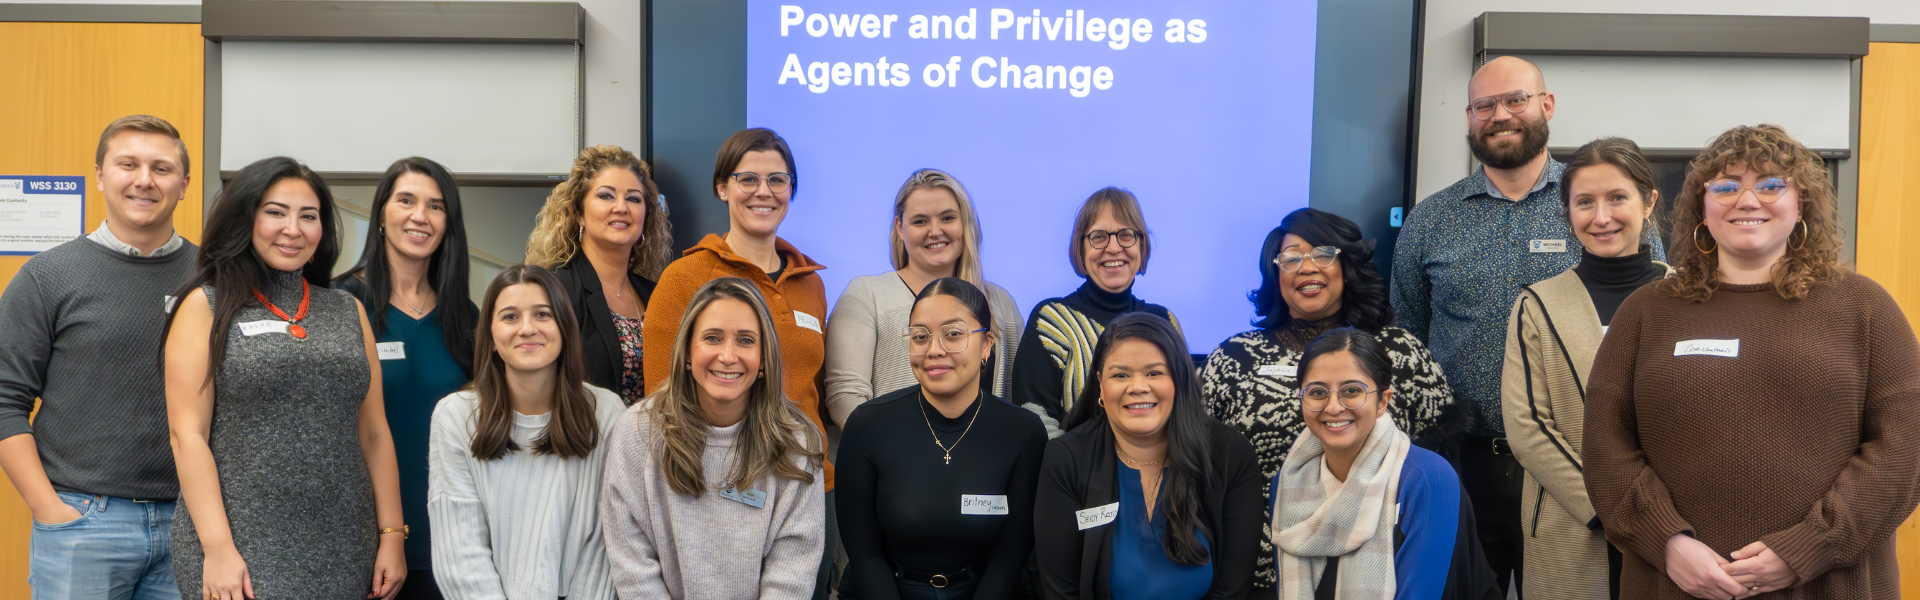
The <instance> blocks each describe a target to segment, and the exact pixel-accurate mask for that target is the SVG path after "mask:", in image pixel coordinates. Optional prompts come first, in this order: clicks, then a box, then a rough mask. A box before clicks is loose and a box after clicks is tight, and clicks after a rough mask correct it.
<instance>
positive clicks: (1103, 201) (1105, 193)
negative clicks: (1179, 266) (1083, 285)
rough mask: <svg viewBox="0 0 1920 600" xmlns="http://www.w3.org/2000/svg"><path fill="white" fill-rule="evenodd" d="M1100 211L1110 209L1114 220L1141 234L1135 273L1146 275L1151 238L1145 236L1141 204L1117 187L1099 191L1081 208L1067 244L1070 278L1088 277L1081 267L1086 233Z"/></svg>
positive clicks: (1084, 267)
mask: <svg viewBox="0 0 1920 600" xmlns="http://www.w3.org/2000/svg"><path fill="white" fill-rule="evenodd" d="M1102 208H1111V209H1113V218H1114V220H1116V221H1119V222H1120V223H1121V224H1122V225H1126V226H1127V227H1131V228H1133V229H1134V231H1138V232H1140V270H1139V271H1136V273H1137V274H1140V275H1145V274H1147V260H1148V259H1150V258H1152V257H1153V236H1150V235H1147V217H1146V215H1144V214H1142V213H1141V212H1140V200H1139V199H1137V198H1134V197H1133V192H1129V191H1126V190H1123V189H1120V188H1117V187H1104V188H1100V191H1097V192H1094V193H1093V195H1092V196H1088V197H1087V201H1086V202H1083V203H1081V204H1080V216H1078V217H1075V218H1074V220H1073V237H1072V238H1069V239H1068V240H1067V258H1068V259H1069V260H1072V261H1073V274H1075V275H1079V276H1081V277H1086V276H1087V267H1086V265H1085V264H1084V263H1085V262H1086V259H1087V242H1086V238H1087V232H1088V231H1089V230H1092V229H1093V221H1094V219H1098V218H1100V209H1102ZM1113 243H1119V242H1117V241H1116V242H1113Z"/></svg>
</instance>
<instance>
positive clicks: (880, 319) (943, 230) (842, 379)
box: [826, 169, 1026, 426]
mask: <svg viewBox="0 0 1920 600" xmlns="http://www.w3.org/2000/svg"><path fill="white" fill-rule="evenodd" d="M889 237H890V238H892V246H893V248H892V250H891V251H890V252H889V254H890V256H892V258H893V269H894V270H892V271H887V272H884V273H878V274H874V275H865V276H861V277H855V278H853V281H851V282H848V283H847V289H846V291H844V292H841V294H840V301H839V302H835V303H834V304H833V313H832V314H830V315H828V317H827V365H826V369H827V375H826V379H827V380H826V384H827V412H828V413H830V415H831V416H832V417H833V422H834V423H835V424H837V425H841V426H845V425H846V424H847V417H848V416H850V415H852V414H853V409H856V408H859V407H860V405H861V404H865V403H866V402H867V401H868V400H872V399H874V398H878V397H880V396H885V395H887V393H888V392H892V391H895V390H899V389H902V388H906V387H908V386H913V385H918V384H919V383H920V382H919V381H918V380H915V379H914V378H913V366H912V365H910V364H908V361H907V356H908V352H907V346H906V343H905V342H902V341H901V338H900V336H901V334H902V333H905V332H906V329H907V313H908V311H911V310H912V309H913V299H914V298H915V297H916V296H918V295H920V290H921V289H922V288H925V287H927V284H929V283H933V280H935V279H939V278H941V277H958V278H961V279H965V280H967V282H968V283H971V284H973V285H975V286H977V287H979V288H980V290H981V291H983V292H986V293H987V304H988V305H989V306H991V307H992V308H993V315H994V321H996V323H994V324H993V325H992V327H993V328H994V334H993V338H994V339H995V340H997V342H996V343H995V345H994V349H993V359H994V367H993V372H994V373H998V374H999V375H998V376H996V377H994V380H993V381H992V382H991V383H992V390H991V392H992V393H993V394H994V395H996V396H1000V397H1002V398H1005V397H1006V395H1007V383H1008V381H1010V380H1011V373H1012V372H1013V368H1012V367H1013V352H1014V350H1015V349H1016V348H1015V346H1017V345H1019V343H1020V332H1021V329H1022V328H1023V327H1024V324H1023V323H1022V319H1021V318H1020V315H1023V314H1026V313H1025V312H1022V311H1021V310H1020V307H1019V306H1018V305H1017V304H1015V303H1014V301H1013V296H1011V295H1009V294H1007V290H1006V289H1004V288H1001V287H1000V286H997V285H994V284H992V283H989V282H987V281H986V280H985V279H984V278H983V276H982V275H981V273H980V219H979V218H978V217H976V216H975V215H974V210H973V201H972V200H971V199H969V198H968V197H967V188H966V187H965V186H962V185H960V182H959V180H956V179H954V178H953V176H952V175H948V174H947V173H945V172H943V171H939V170H935V169H921V170H918V171H914V172H913V176H911V177H908V178H907V182H906V183H903V184H901V185H900V192H899V193H897V194H895V195H894V197H893V229H892V231H891V232H890V235H889Z"/></svg>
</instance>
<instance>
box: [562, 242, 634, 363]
mask: <svg viewBox="0 0 1920 600" xmlns="http://www.w3.org/2000/svg"><path fill="white" fill-rule="evenodd" d="M553 274H554V275H557V276H559V278H560V287H561V289H565V290H566V291H567V295H568V296H570V297H571V301H572V306H573V314H574V318H576V319H579V320H580V346H581V348H582V349H584V350H585V352H583V353H581V357H583V358H585V359H586V363H587V383H591V384H593V385H596V386H599V387H603V388H606V389H608V390H611V391H612V392H613V393H614V394H616V395H618V394H619V393H620V368H621V357H620V330H619V329H618V328H616V327H614V325H613V310H612V309H609V308H607V301H606V300H605V299H604V296H605V294H604V293H603V292H601V291H600V275H599V274H598V273H595V272H594V270H593V263H590V262H587V253H585V252H575V253H574V254H573V260H570V261H567V264H564V265H561V266H560V268H558V269H554V270H553ZM627 281H628V282H630V283H632V284H633V289H634V290H635V291H638V292H639V293H640V302H641V303H642V304H641V306H640V310H641V311H643V312H644V311H645V310H646V304H648V303H649V299H651V298H652V297H653V286H654V282H653V280H652V279H647V278H645V277H641V276H639V275H637V274H635V273H634V272H632V271H628V272H627Z"/></svg>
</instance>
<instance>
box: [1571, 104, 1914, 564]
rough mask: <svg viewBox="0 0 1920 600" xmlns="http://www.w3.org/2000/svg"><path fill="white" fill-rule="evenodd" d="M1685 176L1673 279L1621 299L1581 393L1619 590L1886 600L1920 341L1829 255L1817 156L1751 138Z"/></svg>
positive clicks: (1775, 130) (1780, 141)
mask: <svg viewBox="0 0 1920 600" xmlns="http://www.w3.org/2000/svg"><path fill="white" fill-rule="evenodd" d="M1690 166H1691V168H1692V171H1691V172H1690V173H1689V174H1688V175H1687V182H1686V185H1685V187H1683V188H1681V193H1680V198H1679V200H1678V202H1676V203H1675V205H1674V208H1673V212H1672V213H1671V219H1672V222H1673V225H1672V226H1673V229H1672V239H1673V240H1674V244H1673V247H1672V248H1671V249H1670V251H1671V253H1672V254H1671V255H1670V256H1671V257H1672V258H1673V264H1674V267H1675V268H1676V271H1677V272H1676V274H1675V275H1674V276H1673V277H1672V278H1669V279H1666V280H1662V281H1659V282H1656V283H1653V284H1650V285H1647V286H1645V287H1643V288H1641V289H1640V290H1639V291H1638V292H1635V293H1634V294H1633V295H1632V296H1631V297H1629V298H1628V299H1627V300H1626V302H1624V303H1622V304H1621V306H1620V309H1619V311H1618V312H1617V313H1616V314H1615V315H1614V318H1613V321H1612V324H1611V326H1610V329H1608V331H1607V332H1606V334H1605V340H1604V341H1602V342H1601V345H1600V352H1599V355H1598V357H1597V358H1596V359H1595V360H1594V366H1593V372H1592V377H1591V381H1590V382H1589V383H1588V385H1587V388H1586V403H1587V408H1586V426H1587V431H1586V440H1587V442H1586V445H1585V447H1584V448H1582V449H1581V459H1582V462H1583V463H1584V464H1585V465H1584V466H1585V473H1586V483H1587V491H1588V494H1589V496H1591V498H1592V500H1593V507H1594V509H1595V512H1596V513H1597V515H1598V519H1597V524H1596V525H1597V527H1599V528H1601V529H1602V530H1604V531H1605V533H1606V537H1607V540H1608V541H1610V542H1613V543H1614V544H1615V545H1617V546H1619V547H1620V548H1621V549H1622V550H1624V551H1625V552H1626V554H1627V555H1628V556H1627V558H1626V560H1625V562H1626V564H1625V565H1623V570H1622V573H1621V576H1620V586H1621V588H1622V592H1621V595H1620V597H1621V598H1659V599H1668V598H1671V599H1675V600H1678V599H1681V598H1749V597H1753V596H1758V595H1767V597H1770V598H1773V597H1778V598H1823V599H1841V598H1863V599H1864V598H1892V597H1896V596H1897V595H1898V594H1899V592H1898V587H1899V583H1900V581H1899V571H1898V567H1897V565H1896V564H1895V555H1894V547H1893V533H1894V530H1895V528H1897V527H1899V526H1900V523H1901V522H1902V521H1904V520H1905V519H1906V518H1907V515H1909V514H1911V513H1912V512H1913V509H1914V506H1915V504H1916V503H1920V426H1916V425H1920V342H1916V341H1915V339H1914V335H1913V329H1912V328H1911V326H1909V325H1908V321H1907V319H1906V317H1905V316H1904V315H1903V314H1902V313H1901V312H1900V307H1899V306H1898V305H1895V304H1894V301H1893V298H1892V297H1891V296H1889V295H1888V294H1887V292H1886V290H1884V289H1882V288H1881V287H1880V286H1879V285H1878V284H1875V283H1874V282H1873V281H1872V280H1869V279H1867V278H1866V277H1863V276H1861V275H1859V274H1856V273H1853V272H1851V271H1849V270H1848V269H1847V268H1846V267H1845V266H1844V265H1841V264H1840V263H1839V261H1838V259H1837V256H1838V254H1839V248H1840V233H1839V227H1838V225H1837V223H1836V221H1837V213H1838V209H1837V204H1838V203H1837V199H1836V194H1835V193H1834V190H1833V186H1832V183H1831V180H1830V179H1829V178H1828V174H1827V169H1826V165H1825V163H1824V162H1823V161H1822V160H1821V159H1820V157H1819V156H1817V155H1815V154H1814V153H1813V152H1812V151H1809V150H1807V148H1806V147H1805V146H1802V145H1801V144H1800V143H1799V142H1797V141H1794V139H1793V138H1791V137H1789V136H1788V135H1787V132H1786V131H1785V130H1783V129H1781V128H1780V127H1778V126H1774V125H1760V126H1757V127H1744V126H1743V127H1736V128H1734V129H1732V130H1729V131H1727V132H1726V133H1723V134H1721V135H1720V137H1719V138H1717V139H1715V140H1714V141H1713V143H1712V144H1710V145H1709V146H1708V147H1707V149H1706V150H1703V151H1701V153H1700V155H1699V156H1698V157H1696V158H1695V159H1694V160H1693V163H1692V165H1690ZM1729 557H1730V558H1731V560H1729ZM1779 590H1784V591H1783V592H1782V593H1780V594H1771V592H1774V591H1779Z"/></svg>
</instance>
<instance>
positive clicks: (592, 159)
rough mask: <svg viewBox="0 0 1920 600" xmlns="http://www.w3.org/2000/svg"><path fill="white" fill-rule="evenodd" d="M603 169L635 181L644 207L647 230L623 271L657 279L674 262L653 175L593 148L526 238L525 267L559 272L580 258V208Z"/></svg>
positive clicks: (632, 160) (626, 155)
mask: <svg viewBox="0 0 1920 600" xmlns="http://www.w3.org/2000/svg"><path fill="white" fill-rule="evenodd" d="M607 169H626V170H628V171H632V172H633V176H634V177H638V178H640V189H641V190H643V193H644V194H645V195H646V197H647V198H646V202H643V204H645V205H646V210H645V213H646V216H645V217H644V218H645V219H646V224H645V225H643V226H641V228H640V241H638V242H635V243H634V245H633V251H632V253H631V254H630V255H629V256H628V259H627V265H628V268H629V269H631V270H632V271H633V272H634V273H636V274H638V275H640V276H641V277H645V278H647V279H658V278H660V271H661V270H662V269H665V268H667V263H668V262H671V261H672V260H673V225H672V224H670V223H668V222H667V205H666V202H665V200H663V199H662V197H661V195H660V186H659V185H657V184H655V183H654V182H653V170H652V169H649V168H648V167H647V163H646V162H644V161H641V160H640V158H639V157H636V156H634V155H633V153H632V152H628V151H626V150H625V149H623V148H621V147H619V146H594V147H592V148H587V149H585V150H581V151H580V156H579V157H577V158H575V159H573V171H572V172H570V173H568V174H567V180H566V181H564V182H561V183H560V185H556V186H553V193H551V194H547V203H546V204H544V205H542V206H541V207H540V216H539V217H537V218H536V219H535V220H534V224H533V235H532V236H531V237H528V238H527V264H531V265H540V266H542V267H546V268H549V269H558V268H560V266H561V265H565V264H567V262H568V261H571V260H573V256H574V255H575V254H578V253H579V252H580V244H581V241H580V236H581V234H582V230H581V228H580V218H581V216H582V215H583V214H584V213H585V208H584V203H585V201H586V198H587V194H588V193H589V192H592V191H593V189H592V188H593V178H594V177H595V176H598V175H599V174H600V172H601V171H604V170H607Z"/></svg>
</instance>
